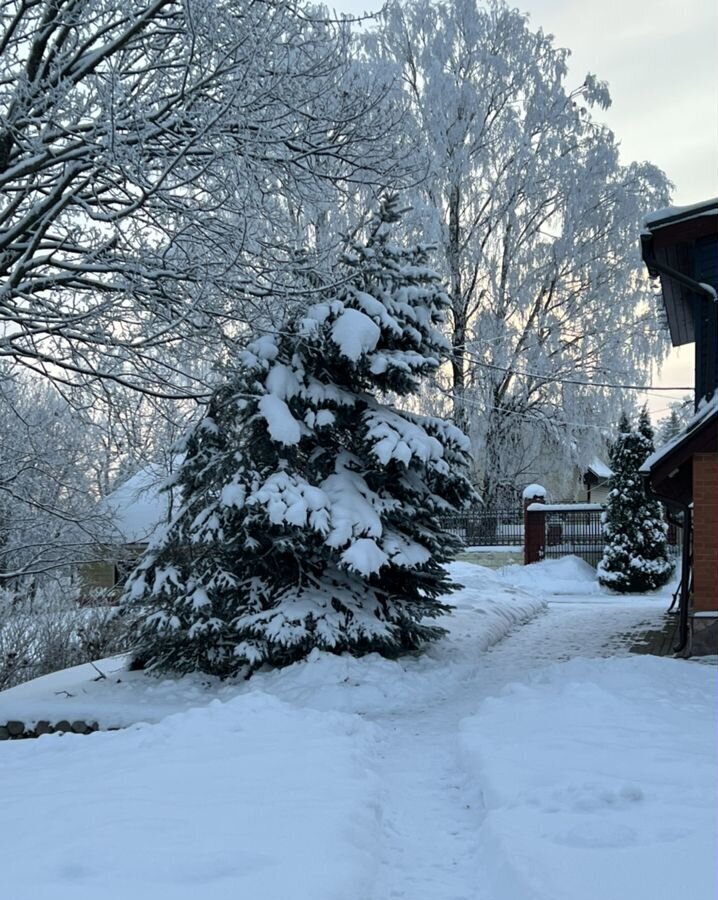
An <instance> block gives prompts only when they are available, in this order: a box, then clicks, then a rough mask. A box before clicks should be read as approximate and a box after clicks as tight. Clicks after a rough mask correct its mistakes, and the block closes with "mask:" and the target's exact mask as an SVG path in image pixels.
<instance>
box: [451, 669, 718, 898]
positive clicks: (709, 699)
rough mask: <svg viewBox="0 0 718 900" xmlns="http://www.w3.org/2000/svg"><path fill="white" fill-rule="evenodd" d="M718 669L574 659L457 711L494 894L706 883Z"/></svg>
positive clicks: (617, 893)
mask: <svg viewBox="0 0 718 900" xmlns="http://www.w3.org/2000/svg"><path fill="white" fill-rule="evenodd" d="M717 688H718V683H717V680H716V670H715V669H714V668H713V669H712V668H710V667H707V666H698V665H695V664H693V663H689V662H684V661H678V660H668V659H659V658H654V657H634V658H628V659H600V660H599V659H597V660H585V659H575V660H572V661H571V662H568V663H563V664H559V665H555V666H552V667H551V668H549V669H547V670H544V671H543V673H542V674H540V675H539V676H538V677H536V678H535V680H534V681H533V682H532V683H529V684H528V685H525V684H522V685H513V686H510V687H509V688H507V689H506V690H505V692H504V694H503V696H500V697H499V698H497V699H488V700H486V701H484V703H483V705H482V706H481V709H480V712H479V714H478V715H476V716H474V717H472V718H469V719H465V720H464V721H463V723H462V749H463V755H464V760H465V764H466V767H467V769H468V771H469V772H470V774H471V776H472V777H473V778H474V779H475V782H476V785H477V787H479V786H480V789H481V792H482V796H483V802H484V805H485V819H484V822H483V825H482V829H481V840H482V842H483V846H484V851H485V852H484V857H483V862H484V864H485V866H486V867H487V875H488V876H489V877H490V879H491V887H492V888H493V891H492V893H491V896H492V897H495V898H496V900H516V898H519V897H520V898H521V900H577V898H580V900H606V898H619V897H632V898H637V900H638V898H651V900H674V898H676V897H690V898H691V900H712V898H713V897H715V896H716V893H715V888H716V881H715V879H716V869H715V863H714V852H715V844H716V838H717V835H716V817H715V806H714V804H715V788H716V781H717V779H718V771H717V766H716V753H715V750H716V739H715V734H714V732H713V728H714V724H713V723H714V710H715V703H716V699H718V690H717Z"/></svg>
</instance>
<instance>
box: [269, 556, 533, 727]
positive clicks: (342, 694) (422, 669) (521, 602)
mask: <svg viewBox="0 0 718 900" xmlns="http://www.w3.org/2000/svg"><path fill="white" fill-rule="evenodd" d="M517 568H518V567H517ZM450 573H451V577H452V578H453V579H454V580H455V581H456V582H458V583H460V584H462V585H464V587H463V588H462V589H461V590H460V591H457V592H456V593H455V594H452V595H451V596H450V597H449V598H444V599H445V600H446V601H447V602H448V603H449V604H450V605H452V606H453V607H454V612H453V613H452V615H450V616H445V617H443V618H441V619H438V620H436V621H437V624H439V625H441V626H442V627H444V628H446V629H447V630H448V632H449V633H448V635H447V636H446V637H445V638H443V639H441V640H440V641H437V642H436V643H434V644H431V645H429V646H428V647H427V648H426V649H425V650H424V651H423V652H421V653H418V654H416V655H415V656H408V657H403V658H401V659H398V660H389V659H384V658H383V657H381V656H379V655H377V654H371V655H369V656H364V657H361V658H360V659H355V658H354V657H352V656H349V655H347V654H343V655H342V656H335V655H334V654H331V653H322V652H320V651H318V650H315V651H314V652H313V653H312V654H311V655H310V656H309V658H308V659H307V660H306V661H304V662H300V663H296V664H295V665H292V666H288V667H287V668H285V669H279V670H276V671H272V672H259V673H258V674H256V675H254V676H253V677H252V680H251V685H252V686H255V687H259V688H261V690H263V691H266V692H268V693H271V694H273V695H275V696H278V697H281V698H282V699H283V700H286V701H288V702H290V703H292V704H298V705H301V706H308V707H311V708H313V709H318V710H342V711H345V712H356V713H360V714H362V715H386V714H391V713H396V712H400V711H406V710H408V709H417V708H423V707H425V706H427V705H428V704H431V703H435V702H439V701H441V700H443V699H445V698H450V697H451V696H452V695H453V694H454V692H455V691H456V689H457V686H458V685H460V684H462V683H464V682H466V681H468V680H469V679H471V678H472V677H475V676H476V671H477V667H479V666H480V665H481V654H482V653H483V652H484V651H486V650H487V649H488V648H489V647H491V646H492V645H493V644H495V643H496V642H497V641H500V640H501V639H502V638H503V637H505V636H506V635H507V634H508V632H509V631H511V630H512V629H513V628H516V627H518V626H520V625H522V624H523V623H525V622H528V621H529V620H530V619H532V618H533V617H534V616H536V615H537V614H538V613H540V612H542V611H543V610H544V609H545V608H546V602H545V600H544V599H543V598H541V597H540V596H537V595H536V594H535V592H534V593H529V592H528V591H524V590H522V589H521V588H520V587H512V586H510V585H507V584H506V583H504V582H502V581H501V579H500V577H498V576H497V573H496V572H495V571H494V570H492V569H488V568H484V567H483V566H477V565H473V564H472V563H452V565H451V566H450Z"/></svg>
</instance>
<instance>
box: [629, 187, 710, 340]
mask: <svg viewBox="0 0 718 900" xmlns="http://www.w3.org/2000/svg"><path fill="white" fill-rule="evenodd" d="M712 237H718V199H713V200H708V201H706V202H704V203H697V204H695V205H694V206H684V207H674V208H670V209H665V210H659V211H658V212H657V213H653V214H652V215H651V216H649V217H648V218H647V219H646V230H645V231H644V233H643V234H642V235H641V253H642V255H643V260H644V262H645V263H646V266H647V268H648V271H649V274H650V275H651V276H652V277H654V278H655V277H656V276H659V275H660V279H661V291H662V293H663V302H664V305H665V310H666V317H667V319H668V328H669V330H670V334H671V342H672V343H673V345H674V346H676V347H679V346H681V344H690V343H692V342H693V341H695V339H696V335H695V327H694V305H695V298H696V294H695V293H694V292H693V291H691V289H690V288H689V287H687V286H686V284H681V283H680V282H679V281H677V280H675V279H674V278H672V277H671V276H670V275H666V274H664V273H659V271H658V268H657V267H656V263H658V264H660V265H662V266H668V267H669V268H671V269H674V270H676V271H677V272H680V273H682V274H684V275H686V276H688V278H695V277H696V276H697V274H698V273H696V272H695V271H694V270H695V265H694V253H695V245H696V241H702V240H703V239H710V238H712ZM699 280H701V279H700V278H699Z"/></svg>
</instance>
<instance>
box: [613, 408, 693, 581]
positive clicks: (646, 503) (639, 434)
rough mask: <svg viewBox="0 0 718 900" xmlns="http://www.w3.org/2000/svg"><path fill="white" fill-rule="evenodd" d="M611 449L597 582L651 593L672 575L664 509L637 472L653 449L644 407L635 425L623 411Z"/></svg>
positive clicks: (672, 564)
mask: <svg viewBox="0 0 718 900" xmlns="http://www.w3.org/2000/svg"><path fill="white" fill-rule="evenodd" d="M618 430H619V433H618V437H617V438H616V440H615V442H614V444H613V446H612V448H611V468H612V469H613V477H612V478H611V480H610V482H609V487H610V490H609V494H608V502H607V504H606V511H605V512H604V514H603V534H604V537H605V539H606V547H605V550H604V553H603V559H602V560H601V562H600V564H599V566H598V580H599V582H600V583H601V584H602V585H604V586H605V587H609V588H611V589H612V590H614V591H619V592H620V593H640V592H643V591H652V590H655V589H656V588H659V587H661V586H662V585H664V584H665V583H666V582H667V581H668V579H669V578H670V577H671V575H672V574H673V569H674V567H675V566H674V563H673V562H672V560H671V559H670V558H669V555H668V542H667V540H666V533H667V531H668V528H667V525H666V523H665V521H664V518H663V508H662V506H661V504H660V503H659V502H658V501H657V500H653V499H652V498H650V497H648V496H647V495H646V491H645V487H644V481H643V478H642V477H641V476H640V474H639V472H638V470H639V469H640V467H641V465H642V464H643V463H644V462H645V460H646V459H647V458H648V456H649V455H650V454H651V453H652V452H653V449H654V447H653V429H652V428H651V423H650V420H649V418H648V413H647V412H646V410H645V409H644V410H643V411H642V412H641V415H640V418H639V422H638V427H637V428H633V427H632V426H631V423H630V422H629V420H628V417H627V416H626V414H625V413H624V414H623V415H622V416H621V421H620V423H619V429H618Z"/></svg>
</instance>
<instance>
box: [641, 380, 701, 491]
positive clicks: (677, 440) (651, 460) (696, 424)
mask: <svg viewBox="0 0 718 900" xmlns="http://www.w3.org/2000/svg"><path fill="white" fill-rule="evenodd" d="M716 415H718V391H716V392H715V393H714V394H713V396H712V397H711V398H710V400H706V399H703V400H701V402H700V404H699V406H698V409H697V410H696V412H695V414H694V415H693V417H692V418H691V419H690V420H689V422H688V423H687V425H686V427H685V428H684V429H683V431H680V432H679V433H678V434H677V435H676V436H675V437H673V438H671V439H670V441H668V443H666V444H663V446H661V447H658V448H657V449H656V450H654V452H653V453H651V455H650V456H649V457H648V459H647V460H646V461H645V462H644V463H643V465H642V466H641V468H640V469H639V472H640V473H641V474H642V475H648V474H649V472H650V471H651V469H652V468H653V467H654V466H655V465H657V464H658V463H659V462H660V461H661V460H662V459H664V458H665V457H666V456H669V455H670V454H671V453H672V452H673V451H674V450H675V449H676V448H677V447H679V446H680V445H681V444H682V443H683V442H684V441H686V440H688V438H689V437H690V436H691V435H692V434H693V432H694V431H697V430H698V428H700V426H701V425H702V424H703V423H704V422H705V421H706V420H707V419H711V418H713V417H714V416H716Z"/></svg>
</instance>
